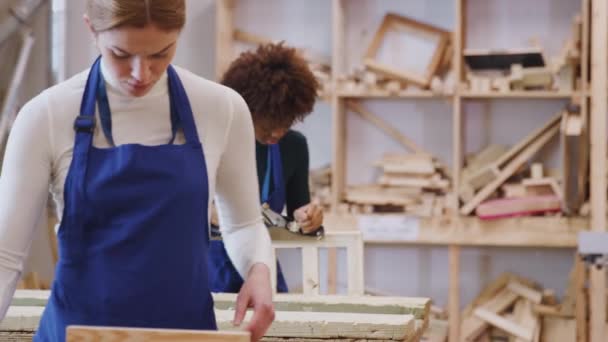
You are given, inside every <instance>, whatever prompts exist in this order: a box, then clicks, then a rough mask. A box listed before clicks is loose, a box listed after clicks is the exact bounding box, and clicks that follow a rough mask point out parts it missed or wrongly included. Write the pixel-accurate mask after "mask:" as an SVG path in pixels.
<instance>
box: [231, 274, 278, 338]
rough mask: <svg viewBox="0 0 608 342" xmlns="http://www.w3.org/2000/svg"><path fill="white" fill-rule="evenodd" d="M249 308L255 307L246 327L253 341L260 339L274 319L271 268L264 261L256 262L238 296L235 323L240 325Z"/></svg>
mask: <svg viewBox="0 0 608 342" xmlns="http://www.w3.org/2000/svg"><path fill="white" fill-rule="evenodd" d="M247 308H253V317H252V318H251V321H250V322H249V324H248V325H247V327H246V330H248V331H249V332H250V333H251V341H259V340H260V339H261V338H262V337H263V336H264V334H265V333H266V330H268V328H269V327H270V325H271V324H272V322H273V321H274V304H273V303H272V285H271V283H270V270H269V269H268V266H266V265H265V264H262V263H258V264H254V265H253V266H252V267H251V269H250V270H249V274H248V275H247V279H246V280H245V283H244V284H243V286H242V287H241V290H240V291H239V294H238V296H237V298H236V310H235V313H234V324H235V325H240V324H241V323H242V322H243V319H244V318H245V313H246V312H247Z"/></svg>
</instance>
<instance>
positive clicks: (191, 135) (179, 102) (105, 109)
mask: <svg viewBox="0 0 608 342" xmlns="http://www.w3.org/2000/svg"><path fill="white" fill-rule="evenodd" d="M167 74H168V77H167V82H168V88H169V104H170V111H171V133H172V134H171V140H170V141H169V144H172V143H173V142H174V140H175V136H176V134H177V131H178V129H180V128H182V129H183V131H184V136H185V137H186V141H187V142H188V143H199V142H200V140H199V138H198V133H197V131H196V125H195V123H194V118H193V114H192V109H191V106H190V101H189V100H188V96H187V95H186V92H185V90H184V87H183V85H182V83H181V80H180V79H179V76H178V75H177V72H175V69H174V68H173V66H171V65H169V67H168V68H167ZM95 102H97V104H98V106H99V118H100V122H101V127H102V130H103V133H104V135H105V137H106V140H107V141H108V143H109V144H110V145H111V146H115V144H114V138H113V136H112V112H111V110H110V103H109V101H108V94H107V90H106V85H105V80H104V78H103V75H102V73H101V57H98V58H97V60H96V61H95V63H94V64H93V67H92V68H91V71H90V72H89V76H88V79H87V86H86V87H85V93H84V96H83V101H82V103H81V105H80V116H79V117H78V118H77V119H76V121H75V122H74V128H75V129H76V130H77V131H85V132H88V131H90V133H92V132H93V128H94V126H95Z"/></svg>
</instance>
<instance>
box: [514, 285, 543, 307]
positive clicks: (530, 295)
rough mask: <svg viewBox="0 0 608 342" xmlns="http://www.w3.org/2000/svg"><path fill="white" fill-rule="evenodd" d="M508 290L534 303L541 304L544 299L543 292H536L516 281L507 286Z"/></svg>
mask: <svg viewBox="0 0 608 342" xmlns="http://www.w3.org/2000/svg"><path fill="white" fill-rule="evenodd" d="M507 289H509V290H511V291H512V292H514V293H516V294H518V295H520V296H522V297H524V298H526V299H528V300H529V301H531V302H532V303H536V304H540V302H541V300H542V299H543V294H542V292H540V291H538V290H535V289H533V288H531V287H528V286H526V285H523V284H520V283H518V282H516V281H511V282H510V283H509V284H508V285H507Z"/></svg>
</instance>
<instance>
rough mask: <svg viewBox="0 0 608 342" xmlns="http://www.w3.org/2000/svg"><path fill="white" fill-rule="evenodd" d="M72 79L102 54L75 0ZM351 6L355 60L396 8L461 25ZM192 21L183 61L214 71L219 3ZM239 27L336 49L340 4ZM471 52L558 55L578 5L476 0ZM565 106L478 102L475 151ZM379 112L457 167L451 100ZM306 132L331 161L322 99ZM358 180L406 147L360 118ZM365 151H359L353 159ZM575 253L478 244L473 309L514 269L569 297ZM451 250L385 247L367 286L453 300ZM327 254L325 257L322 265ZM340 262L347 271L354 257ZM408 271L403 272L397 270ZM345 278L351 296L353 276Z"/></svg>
mask: <svg viewBox="0 0 608 342" xmlns="http://www.w3.org/2000/svg"><path fill="white" fill-rule="evenodd" d="M67 1H68V6H67V11H68V12H67V13H66V18H67V24H68V29H67V32H68V39H67V56H68V58H67V60H66V66H67V68H66V70H67V74H68V75H70V74H73V73H75V72H77V71H80V70H82V69H84V68H86V67H87V66H88V65H89V64H90V62H91V61H92V60H93V58H94V56H95V52H94V49H92V48H91V44H90V40H89V37H88V35H87V33H86V30H85V29H84V26H83V24H82V20H81V17H82V11H83V8H82V7H83V4H82V3H83V1H81V0H67ZM345 3H347V4H348V5H347V19H346V21H347V50H346V51H348V54H349V59H348V64H349V65H352V64H354V63H356V61H358V60H359V57H360V56H361V53H362V51H364V50H365V48H366V47H367V44H368V43H369V41H370V39H371V36H372V35H373V33H374V32H375V28H376V27H377V26H378V25H379V23H380V20H381V18H382V16H383V14H384V13H385V12H386V10H391V11H395V12H397V13H400V14H404V15H408V16H412V17H414V18H416V19H419V20H422V21H425V22H429V23H432V24H435V25H438V26H441V27H443V28H446V29H452V28H453V26H454V1H453V0H411V1H400V2H397V1H389V0H349V1H345ZM187 4H188V6H189V12H188V24H187V26H186V29H185V31H184V34H183V37H182V40H181V42H180V45H179V49H178V55H177V57H176V64H180V65H182V66H185V67H187V68H190V69H191V70H193V71H194V72H196V73H199V74H200V75H202V76H205V77H208V78H213V75H214V63H215V61H214V58H215V57H214V47H215V42H214V39H215V38H214V33H215V18H214V15H215V4H214V1H212V0H189V1H187ZM237 4H238V7H237V10H236V18H237V19H236V21H235V22H236V23H237V26H238V27H239V28H241V29H244V30H246V31H249V32H252V33H256V34H260V35H264V36H267V37H270V38H273V39H285V40H287V42H288V43H291V44H294V45H297V46H302V47H308V48H310V49H313V50H315V51H316V52H319V53H323V54H326V55H328V56H329V55H330V53H331V51H330V50H331V23H330V21H331V2H330V1H326V0H308V1H298V0H282V1H279V0H257V1H252V0H239V1H237ZM469 4H470V5H469V11H470V12H469V15H468V20H469V32H468V34H467V46H468V47H474V48H490V47H491V48H509V47H522V46H525V45H526V44H528V40H529V39H530V38H533V37H534V36H536V37H538V40H539V41H540V42H541V43H542V45H543V46H545V47H546V48H547V52H549V53H555V52H556V51H557V50H558V49H559V48H560V47H561V44H562V43H563V41H564V39H565V37H566V35H567V34H568V33H569V29H570V20H571V18H572V16H573V15H574V14H575V12H577V9H578V7H579V1H578V0H535V1H534V6H530V1H526V0H512V1H499V0H471V1H469ZM563 104H564V103H563V102H562V101H559V100H558V101H547V100H509V101H507V100H501V101H489V102H481V101H469V102H467V103H466V105H465V112H466V129H465V130H466V150H467V152H473V151H476V150H478V149H479V148H481V147H483V146H485V145H486V144H488V143H503V144H513V143H515V142H516V141H517V140H518V139H520V138H521V137H523V136H525V135H526V134H527V133H528V132H529V131H530V130H531V129H533V127H536V126H538V125H540V124H541V123H542V122H544V121H546V120H547V119H548V118H549V117H550V116H551V115H553V114H554V113H555V112H556V111H557V110H558V109H559V108H560V107H561V106H563ZM365 105H366V106H368V107H369V108H370V109H371V110H373V111H374V112H375V113H377V114H378V115H380V116H381V117H383V118H385V119H386V120H387V121H389V122H391V123H392V124H394V125H395V127H398V128H399V129H400V130H401V131H402V132H403V133H404V134H406V135H408V136H410V137H411V138H412V139H414V140H415V141H416V142H418V143H419V144H421V145H422V146H424V147H425V148H427V149H429V150H430V151H432V152H434V153H435V154H436V155H437V156H438V157H439V158H441V159H443V160H444V161H445V162H446V163H450V162H451V150H452V137H451V134H452V133H451V127H452V126H451V125H452V124H451V121H452V117H451V107H450V105H449V104H448V103H446V102H445V101H444V100H435V99H433V100H391V101H384V100H374V101H368V102H366V103H365ZM298 129H300V130H301V131H302V132H304V133H305V134H306V136H307V137H308V140H309V144H310V154H311V166H312V167H319V166H323V165H326V164H328V163H329V162H331V159H332V156H331V112H330V108H329V106H328V104H327V103H324V102H319V103H318V105H317V107H316V108H315V112H314V113H313V114H312V115H311V116H310V117H309V118H308V119H307V120H306V121H305V122H304V123H303V124H300V125H298ZM347 131H348V145H347V146H348V147H347V150H348V159H347V166H348V175H347V179H348V182H349V183H350V184H356V183H361V182H370V181H372V180H373V177H374V172H373V169H372V168H371V167H370V166H369V165H370V162H371V161H373V160H375V159H377V158H378V157H379V156H380V155H381V154H383V153H384V152H387V151H401V146H399V145H398V144H396V143H394V142H393V141H391V140H389V139H388V138H387V137H385V136H384V135H383V134H382V133H381V132H379V131H377V130H376V128H374V127H373V126H370V125H368V124H367V123H366V122H363V121H362V120H361V119H359V118H358V117H357V116H355V115H349V116H348V126H347ZM353 151H356V154H354V153H353ZM556 152H557V143H556V142H554V143H553V144H550V146H549V147H547V148H546V149H545V150H544V151H543V154H544V155H546V156H545V157H542V158H541V159H543V160H547V161H549V162H550V163H551V164H552V165H554V166H557V165H558V164H557V162H558V159H557V153H556ZM573 253H574V251H573V250H531V249H506V248H505V249H499V248H492V249H486V248H468V249H464V250H463V253H462V266H461V267H462V270H461V282H462V284H461V285H462V296H463V298H462V304H463V305H465V304H467V303H468V302H469V301H470V300H471V299H472V298H473V297H474V296H475V295H476V294H477V293H478V292H479V290H480V289H481V287H482V286H483V284H484V283H485V282H487V281H488V280H490V279H491V278H493V277H496V276H497V275H498V274H500V273H501V272H503V271H512V272H516V273H519V274H521V275H523V276H527V277H530V278H532V279H534V280H536V281H539V282H541V283H542V284H543V285H544V286H547V287H550V288H554V289H556V290H557V291H558V293H563V290H564V287H565V285H566V282H567V276H568V272H569V270H570V267H571V264H572V256H573ZM280 258H281V262H282V264H283V268H284V270H285V271H286V275H287V278H288V282H289V283H290V285H291V286H292V287H298V282H299V281H301V275H300V271H301V270H300V269H299V264H298V263H299V261H298V258H299V253H289V252H288V253H281V254H280ZM447 259H448V257H447V252H446V249H445V248H442V247H381V246H367V247H366V250H365V272H366V286H368V287H370V288H374V289H377V290H380V291H383V292H386V293H390V294H397V295H407V296H430V297H432V298H434V299H435V300H436V302H437V303H438V304H441V305H443V304H446V303H447V284H448V268H447ZM324 261H325V257H324V256H323V257H322V258H321V263H323V262H324ZM339 262H340V264H341V265H342V266H344V255H343V253H341V254H340V257H339ZM395 265H398V266H395ZM343 269H344V267H341V271H340V274H339V280H340V282H341V288H342V290H343V287H344V280H345V275H344V274H343Z"/></svg>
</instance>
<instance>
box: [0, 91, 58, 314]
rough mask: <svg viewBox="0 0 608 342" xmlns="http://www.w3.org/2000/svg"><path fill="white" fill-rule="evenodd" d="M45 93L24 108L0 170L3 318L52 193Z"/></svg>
mask: <svg viewBox="0 0 608 342" xmlns="http://www.w3.org/2000/svg"><path fill="white" fill-rule="evenodd" d="M45 99H46V97H45V96H44V95H39V96H38V97H37V98H34V99H33V100H31V101H30V102H29V103H28V104H26V105H25V106H24V107H23V109H22V110H21V111H20V113H19V115H18V116H17V119H16V120H15V123H14V125H13V127H12V130H11V132H10V136H9V139H8V143H7V145H6V150H5V155H4V160H3V164H2V174H1V176H0V320H1V319H2V318H4V316H5V315H6V311H7V310H8V307H9V305H10V303H11V300H12V297H13V294H14V292H15V288H16V286H17V281H18V280H19V277H20V276H21V273H22V272H23V267H24V263H25V261H26V258H27V255H28V252H29V249H30V246H31V243H32V241H33V239H34V236H35V233H36V227H37V225H38V223H39V219H40V218H41V215H42V213H43V210H44V208H45V203H46V200H47V198H48V191H49V181H50V178H51V177H50V173H51V142H50V129H49V121H48V109H47V107H46V100H45Z"/></svg>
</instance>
